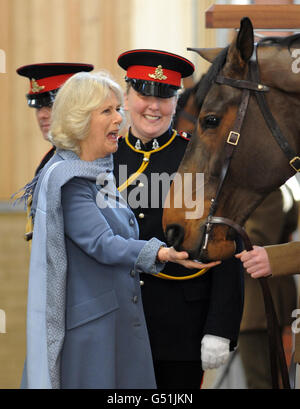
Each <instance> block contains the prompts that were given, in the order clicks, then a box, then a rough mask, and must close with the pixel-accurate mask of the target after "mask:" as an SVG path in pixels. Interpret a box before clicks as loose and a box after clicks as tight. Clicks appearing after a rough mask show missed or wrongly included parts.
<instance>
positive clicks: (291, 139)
mask: <svg viewBox="0 0 300 409" xmlns="http://www.w3.org/2000/svg"><path fill="white" fill-rule="evenodd" d="M297 45H298V46H299V45H300V35H299V34H296V35H292V36H289V37H268V38H266V39H263V40H261V41H260V42H259V43H258V44H257V45H255V44H254V35H253V27H252V24H251V21H250V20H249V19H248V18H244V19H242V20H241V25H240V29H239V31H238V33H237V34H236V36H235V38H234V39H233V41H232V42H231V44H230V45H229V46H228V47H225V48H224V49H222V50H221V51H220V49H219V48H218V49H216V50H213V49H207V50H206V49H197V52H198V53H199V54H200V55H201V56H202V57H204V58H206V59H207V60H208V61H210V62H212V65H211V67H210V69H209V70H208V72H207V73H206V74H205V81H201V82H200V84H199V86H198V87H197V93H196V98H197V100H198V107H199V106H200V110H199V114H198V118H197V123H196V127H195V130H194V133H193V136H192V138H191V142H190V144H189V146H188V148H187V150H186V153H185V155H184V157H183V160H182V162H181V164H180V167H179V169H178V171H177V176H179V177H181V178H182V180H183V175H184V174H186V173H191V174H192V175H193V177H194V176H195V175H196V173H203V174H204V211H203V214H202V215H200V216H197V217H194V218H187V217H186V214H187V212H190V211H191V209H190V208H187V207H186V206H185V204H184V203H183V205H182V207H181V208H179V207H177V208H175V206H174V202H175V200H174V199H175V198H176V197H177V196H178V195H181V196H183V190H182V189H183V187H182V185H180V184H179V183H178V184H176V183H175V181H174V182H173V183H172V185H171V188H170V191H169V195H168V197H167V200H168V206H166V208H165V210H164V214H163V226H164V229H165V232H166V238H167V242H168V243H169V244H170V245H173V246H174V247H175V248H176V249H178V250H185V251H187V252H188V253H189V254H190V257H191V258H194V259H200V258H201V260H205V261H210V260H224V259H226V258H229V257H231V256H232V255H233V254H234V253H235V231H236V229H238V230H239V232H240V234H243V232H242V231H241V229H239V227H238V226H243V224H244V223H245V221H246V220H247V218H248V217H249V215H250V214H251V212H252V211H253V210H254V209H255V208H256V207H257V206H258V205H259V203H261V201H262V200H263V199H264V198H265V197H266V196H267V195H268V194H269V193H270V192H272V191H273V190H275V189H276V188H278V187H279V186H281V185H282V184H284V183H285V181H286V180H288V179H289V178H290V177H291V176H293V175H294V174H295V172H297V171H299V170H300V158H299V156H297V155H296V153H295V152H299V150H300V138H299V136H298V135H299V130H300V129H299V128H300V123H299V121H298V115H297V114H298V112H299V108H300V95H299V94H300V80H299V76H298V74H297V72H296V71H297V70H295V69H293V67H294V66H295V57H294V55H295V54H294V52H293V51H294V50H295V49H297ZM255 58H256V60H255ZM261 100H263V102H261ZM262 105H264V106H265V107H266V106H267V108H261V106H262ZM261 109H263V113H262V112H261ZM266 111H267V113H266ZM270 118H271V119H270ZM270 127H271V129H270ZM274 132H275V135H276V137H277V139H278V140H279V141H277V139H276V138H274V137H273V133H274ZM283 135H285V136H283ZM286 156H288V159H287V157H286ZM224 166H225V167H224ZM175 179H176V178H175ZM220 181H221V182H220ZM194 182H195V180H194ZM195 185H196V183H194V188H195V189H196V188H197V187H196V186H195ZM194 193H195V192H194ZM213 218H214V220H213ZM230 221H231V223H230Z"/></svg>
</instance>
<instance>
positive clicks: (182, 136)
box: [179, 131, 191, 141]
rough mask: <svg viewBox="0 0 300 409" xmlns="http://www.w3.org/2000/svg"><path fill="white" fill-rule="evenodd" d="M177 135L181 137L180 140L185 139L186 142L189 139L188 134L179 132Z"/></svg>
mask: <svg viewBox="0 0 300 409" xmlns="http://www.w3.org/2000/svg"><path fill="white" fill-rule="evenodd" d="M179 135H180V136H181V138H183V139H185V140H186V141H189V140H190V139H191V135H190V134H189V133H186V132H183V131H182V132H179Z"/></svg>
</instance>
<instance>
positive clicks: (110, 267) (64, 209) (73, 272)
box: [22, 73, 216, 388]
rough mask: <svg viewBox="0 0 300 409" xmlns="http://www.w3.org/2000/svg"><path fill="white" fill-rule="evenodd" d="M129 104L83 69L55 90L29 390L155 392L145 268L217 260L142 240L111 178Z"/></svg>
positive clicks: (33, 290) (30, 325)
mask: <svg viewBox="0 0 300 409" xmlns="http://www.w3.org/2000/svg"><path fill="white" fill-rule="evenodd" d="M122 104H123V99H122V91H121V89H120V87H119V86H118V85H117V84H116V83H115V82H114V81H112V80H111V79H110V78H109V76H108V75H107V74H104V73H98V74H90V73H79V74H76V75H74V76H73V77H72V78H70V79H69V80H68V81H67V82H66V83H65V85H64V86H63V87H62V88H61V90H60V91H59V93H58V94H57V96H56V99H55V103H54V106H53V111H52V124H51V131H50V132H51V139H52V142H53V144H54V145H55V146H56V148H57V152H56V154H55V155H54V157H53V158H52V159H51V160H50V161H49V162H48V163H47V165H46V166H45V167H44V169H43V170H42V173H41V175H40V176H39V179H38V183H37V185H36V187H35V191H34V195H33V206H32V209H33V210H32V211H33V213H34V231H33V242H32V254H31V261H30V276H29V290H28V311H27V357H26V363H25V368H24V374H23V381H22V384H23V387H27V388H155V387H156V383H155V377H154V371H153V364H152V357H151V349H150V345H149V339H148V333H147V328H146V324H145V319H144V312H143V306H142V300H141V292H140V280H139V273H140V272H142V271H143V272H147V273H151V274H157V273H158V272H159V271H160V270H161V269H162V268H163V266H164V263H165V262H167V261H173V262H178V263H180V264H183V265H185V266H186V267H190V268H198V269H200V268H203V267H209V266H212V265H215V264H216V263H210V264H209V265H203V264H201V263H198V262H195V261H191V260H188V259H187V258H188V254H187V253H186V252H176V251H175V250H174V249H173V248H167V247H166V246H165V244H164V243H162V242H161V241H159V240H157V239H155V238H153V239H151V240H150V241H148V242H147V241H142V240H138V225H137V222H136V220H135V217H134V214H133V213H132V211H131V210H130V208H129V207H128V206H127V203H126V202H125V201H124V200H123V199H122V197H121V196H119V194H118V191H117V190H116V187H115V184H114V180H113V174H112V166H113V165H112V164H113V161H112V153H114V152H115V151H116V150H117V146H118V132H119V129H120V126H121V123H122V120H123V117H122ZM170 308H172V306H170Z"/></svg>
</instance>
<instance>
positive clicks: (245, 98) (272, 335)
mask: <svg viewBox="0 0 300 409" xmlns="http://www.w3.org/2000/svg"><path fill="white" fill-rule="evenodd" d="M257 50H258V44H254V51H253V54H252V57H251V59H250V61H249V63H248V70H249V71H248V79H247V80H238V79H234V78H227V77H224V76H223V75H220V74H218V75H217V77H216V79H215V82H216V83H217V84H221V85H228V86H231V87H235V88H240V89H242V97H241V102H240V105H239V108H238V112H237V116H236V118H235V122H234V125H233V128H232V130H231V131H230V132H229V135H228V137H227V140H226V143H225V148H224V149H225V159H224V162H223V166H222V169H221V173H220V180H219V184H218V187H217V191H216V195H215V198H213V199H211V206H210V210H209V214H208V217H207V221H206V223H205V232H204V239H203V241H202V243H201V248H200V259H201V255H202V257H203V255H205V253H206V251H207V245H208V241H209V236H210V233H211V230H212V227H213V225H214V224H225V225H227V226H229V227H231V228H232V229H234V230H235V231H236V232H237V233H238V234H239V235H240V236H241V237H242V239H243V241H244V245H245V249H246V250H247V251H249V250H252V249H253V248H252V244H251V241H250V239H249V237H248V235H247V233H246V231H245V229H244V228H243V227H242V226H240V225H239V224H237V223H235V222H234V221H232V220H230V219H228V218H225V217H219V216H215V212H216V210H217V207H218V200H219V197H220V193H221V190H222V188H223V185H224V181H225V179H226V176H227V173H228V169H229V165H230V162H231V159H232V156H233V154H234V151H235V149H236V147H237V145H238V142H239V139H240V136H241V128H242V125H243V121H244V118H245V115H246V112H247V107H248V102H249V98H250V93H251V92H254V95H255V97H256V100H257V103H258V106H259V108H260V110H261V113H262V115H263V117H264V119H265V121H266V123H267V125H268V127H269V129H270V131H271V133H272V135H273V136H274V138H275V140H276V141H277V143H278V145H279V146H280V148H281V149H282V151H283V152H284V154H285V155H286V157H287V158H288V161H289V164H290V166H291V167H292V168H293V170H294V171H296V172H299V171H300V157H299V156H297V155H296V153H295V152H294V150H293V149H292V147H291V146H290V145H289V143H288V142H287V140H286V138H285V137H284V135H283V134H282V132H281V130H280V128H279V126H278V124H277V122H276V120H275V119H274V117H273V115H272V113H271V112H270V109H269V106H268V104H267V101H266V98H265V95H264V93H265V92H267V91H269V87H268V86H266V85H263V84H261V83H260V75H259V66H258V60H257ZM259 282H260V284H261V288H262V291H263V296H264V302H265V310H266V317H267V323H268V334H269V346H270V360H271V374H272V384H273V388H276V389H277V388H278V361H277V359H278V360H279V364H280V372H281V376H282V384H283V387H284V388H287V389H289V388H290V384H289V377H288V370H287V366H286V361H285V355H284V350H283V346H282V339H281V333H280V330H279V325H278V320H277V316H276V312H275V309H274V304H273V300H272V296H271V293H270V289H269V286H268V283H267V279H266V278H260V279H259ZM277 353H278V356H277Z"/></svg>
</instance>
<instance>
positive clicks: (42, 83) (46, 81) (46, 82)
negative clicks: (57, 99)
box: [29, 73, 74, 94]
mask: <svg viewBox="0 0 300 409" xmlns="http://www.w3.org/2000/svg"><path fill="white" fill-rule="evenodd" d="M72 75H74V73H71V74H62V75H55V76H52V77H46V78H41V79H39V80H35V79H34V78H32V79H31V81H30V90H29V94H41V93H42V92H47V91H53V90H54V89H57V88H60V87H61V86H62V85H63V84H64V83H65V82H66V81H67V79H68V78H70V77H72Z"/></svg>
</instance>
